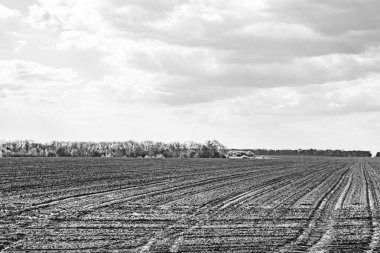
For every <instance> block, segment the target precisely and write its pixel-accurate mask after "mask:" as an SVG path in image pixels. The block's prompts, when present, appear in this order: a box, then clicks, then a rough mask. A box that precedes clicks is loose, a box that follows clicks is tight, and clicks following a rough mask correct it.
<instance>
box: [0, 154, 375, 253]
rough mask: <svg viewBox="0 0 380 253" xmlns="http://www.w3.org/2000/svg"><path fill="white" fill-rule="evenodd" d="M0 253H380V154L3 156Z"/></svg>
mask: <svg viewBox="0 0 380 253" xmlns="http://www.w3.org/2000/svg"><path fill="white" fill-rule="evenodd" d="M0 189H1V195H0V251H3V252H14V251H32V252H35V251H43V252H46V251H52V252H53V251H58V250H62V251H66V252H67V251H76V252H78V251H87V252H207V251H222V252H229V251H230V252H232V251H233V252H379V251H380V224H379V218H380V216H379V212H380V160H377V159H370V158H368V159H359V158H358V159H356V158H305V157H302V158H298V157H292V158H288V157H285V158H278V159H270V160H232V159H231V160H228V159H220V160H219V159H214V160H208V159H199V160H198V159H176V160H174V159H173V160H171V159H157V160H155V159H154V160H148V159H145V160H144V159H134V160H132V159H129V160H128V159H110V158H108V159H101V158H98V159H96V158H77V159H74V158H64V159H63V158H62V159H58V158H49V159H47V158H33V159H31V158H28V159H27V158H17V159H11V158H9V159H8V158H4V159H0Z"/></svg>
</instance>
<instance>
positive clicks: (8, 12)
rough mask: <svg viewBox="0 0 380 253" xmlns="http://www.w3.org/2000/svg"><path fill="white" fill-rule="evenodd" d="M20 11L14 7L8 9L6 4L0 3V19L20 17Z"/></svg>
mask: <svg viewBox="0 0 380 253" xmlns="http://www.w3.org/2000/svg"><path fill="white" fill-rule="evenodd" d="M20 16H21V13H20V12H19V11H18V10H15V9H9V8H7V7H6V6H4V5H2V4H0V19H8V18H15V17H20Z"/></svg>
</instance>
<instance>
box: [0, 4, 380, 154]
mask: <svg viewBox="0 0 380 253" xmlns="http://www.w3.org/2000/svg"><path fill="white" fill-rule="evenodd" d="M378 10H380V1H378V0H350V1H347V0H346V1H343V0H329V1H314V0H313V1H312V0H281V1H279V0H276V1H275V0H255V1H252V0H224V1H220V0H182V1H178V0H34V1H33V0H0V140H19V139H32V140H35V141H42V142H46V141H51V140H62V141H124V140H130V139H133V140H137V141H143V140H153V141H164V142H170V141H189V140H194V141H199V142H203V141H205V140H208V139H217V140H219V141H220V142H221V143H223V144H225V145H226V146H227V147H230V148H274V149H285V148H290V149H297V148H317V149H345V150H357V149H360V150H370V151H372V152H375V151H380V141H379V140H380V138H379V137H378V133H379V132H380V15H378V13H377V12H378Z"/></svg>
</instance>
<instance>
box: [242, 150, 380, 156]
mask: <svg viewBox="0 0 380 253" xmlns="http://www.w3.org/2000/svg"><path fill="white" fill-rule="evenodd" d="M243 151H246V152H247V151H251V152H253V153H254V154H255V155H264V156H265V155H271V156H273V155H293V156H335V157H372V154H371V152H370V151H361V150H351V151H346V150H340V149H336V150H331V149H326V150H321V149H279V150H275V149H244V150H243ZM378 154H379V157H380V152H379V153H378Z"/></svg>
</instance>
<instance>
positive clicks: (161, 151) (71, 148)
mask: <svg viewBox="0 0 380 253" xmlns="http://www.w3.org/2000/svg"><path fill="white" fill-rule="evenodd" d="M273 155H274V156H277V155H281V156H282V155H294V156H336V157H371V156H372V154H371V152H370V151H360V150H355V151H345V150H330V149H327V150H317V149H296V150H292V149H283V150H274V149H239V150H238V149H227V148H226V146H224V145H223V144H221V143H220V142H219V141H217V140H208V141H206V142H204V143H197V142H193V141H190V142H183V143H181V142H170V143H164V142H153V141H142V142H137V141H133V140H129V141H125V142H63V141H52V142H49V143H38V142H34V141H30V140H20V141H9V142H0V156H1V157H22V156H25V157H29V156H30V157H56V156H58V157H70V156H71V157H135V158H138V157H140V158H229V157H231V158H232V157H234V158H236V157H243V158H244V157H251V158H252V157H255V156H273ZM376 156H377V157H380V152H378V153H377V154H376Z"/></svg>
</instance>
